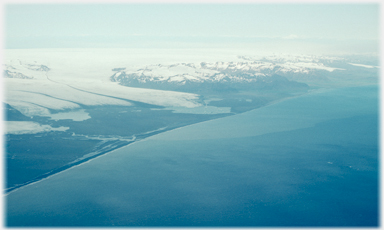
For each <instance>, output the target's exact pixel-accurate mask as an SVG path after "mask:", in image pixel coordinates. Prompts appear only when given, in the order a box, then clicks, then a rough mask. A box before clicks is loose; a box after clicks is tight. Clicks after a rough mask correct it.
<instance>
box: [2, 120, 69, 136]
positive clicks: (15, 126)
mask: <svg viewBox="0 0 384 230" xmlns="http://www.w3.org/2000/svg"><path fill="white" fill-rule="evenodd" d="M67 129H69V127H63V126H61V127H59V128H52V127H51V126H50V125H40V124H38V123H36V122H31V121H6V122H5V134H35V133H42V132H51V131H62V132H63V131H66V130H67Z"/></svg>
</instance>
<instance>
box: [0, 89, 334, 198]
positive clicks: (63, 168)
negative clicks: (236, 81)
mask: <svg viewBox="0 0 384 230" xmlns="http://www.w3.org/2000/svg"><path fill="white" fill-rule="evenodd" d="M331 89H333V88H319V89H312V90H310V91H309V92H306V93H302V94H298V95H294V96H290V97H285V98H281V99H277V100H275V101H272V102H270V103H267V104H265V105H263V106H261V107H258V108H255V109H251V110H248V111H245V112H242V113H236V114H233V113H231V114H230V115H228V116H224V117H220V118H215V119H210V120H206V121H201V122H196V123H193V124H187V125H184V126H181V127H177V128H173V129H167V128H165V129H158V130H153V131H149V132H145V133H142V134H138V135H137V136H136V139H135V140H133V141H130V142H128V143H124V144H121V142H127V141H120V144H117V146H116V147H114V148H113V149H109V150H104V151H101V152H100V153H96V154H94V155H91V156H89V157H87V158H84V159H81V158H78V159H76V160H75V161H72V162H70V163H68V164H66V165H63V166H61V167H59V168H57V169H54V170H52V171H50V172H47V173H44V174H42V175H40V176H38V177H36V178H34V179H32V180H30V181H27V182H25V183H23V184H19V185H16V186H14V187H11V188H5V189H4V190H3V193H4V195H5V196H7V195H9V194H11V193H12V192H15V191H17V190H19V189H22V188H24V187H26V186H29V185H32V184H35V183H38V182H39V181H43V180H45V179H48V178H50V177H52V176H54V175H56V174H60V173H62V172H65V171H67V170H69V169H71V168H74V167H78V166H80V165H82V164H85V163H87V162H90V161H92V160H93V159H96V158H99V157H101V156H104V155H107V154H109V153H112V152H114V151H116V150H119V149H122V148H124V147H128V146H129V145H132V144H134V143H137V142H140V141H144V140H147V139H148V138H150V137H153V136H156V135H157V134H161V133H166V132H170V131H173V130H178V129H181V128H184V127H188V126H191V125H195V124H200V123H204V122H210V121H213V120H217V119H223V118H226V117H229V116H234V115H238V114H243V113H246V112H250V111H254V110H257V109H260V108H264V107H267V106H271V105H274V104H278V103H281V102H283V101H286V100H290V99H294V98H298V97H301V96H304V95H309V94H313V93H316V92H318V91H319V90H331ZM134 136H135V135H134ZM88 154H91V153H88ZM83 157H84V156H83ZM79 159H80V160H79Z"/></svg>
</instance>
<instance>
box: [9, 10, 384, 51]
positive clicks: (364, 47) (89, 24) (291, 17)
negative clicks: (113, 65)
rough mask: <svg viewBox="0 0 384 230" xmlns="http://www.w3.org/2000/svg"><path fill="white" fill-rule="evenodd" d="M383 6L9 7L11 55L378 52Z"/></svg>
mask: <svg viewBox="0 0 384 230" xmlns="http://www.w3.org/2000/svg"><path fill="white" fill-rule="evenodd" d="M379 36H380V34H379V5H378V4H7V5H5V36H4V37H5V48H6V49H37V48H167V49H168V48H170V49H174V48H177V49H179V48H183V49H184V48H191V49H195V48H196V49H198V48H202V49H206V48H213V49H215V48H217V49H234V50H250V49H252V50H254V51H257V52H259V51H261V52H263V51H270V52H290V53H292V52H293V53H314V54H362V53H376V54H377V53H378V50H379V42H380V39H379Z"/></svg>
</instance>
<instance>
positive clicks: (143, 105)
mask: <svg viewBox="0 0 384 230" xmlns="http://www.w3.org/2000/svg"><path fill="white" fill-rule="evenodd" d="M46 77H47V80H49V81H51V82H54V83H56V84H60V85H66V86H68V87H70V88H72V89H75V90H78V91H81V92H85V93H90V94H94V95H98V96H104V97H109V98H113V99H117V100H122V101H126V102H129V103H132V104H133V105H137V106H141V107H147V108H148V107H149V108H164V106H158V105H152V104H148V103H144V102H138V101H133V100H129V99H125V98H120V97H114V96H110V95H104V94H99V93H94V92H90V91H87V90H83V89H78V88H76V87H74V86H71V85H69V84H65V83H60V82H57V81H54V80H52V79H50V78H49V77H48V74H47V73H46Z"/></svg>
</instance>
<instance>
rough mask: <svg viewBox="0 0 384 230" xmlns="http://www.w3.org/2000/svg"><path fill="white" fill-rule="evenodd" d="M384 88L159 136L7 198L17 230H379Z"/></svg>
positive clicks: (320, 96) (347, 91)
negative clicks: (364, 229)
mask: <svg viewBox="0 0 384 230" xmlns="http://www.w3.org/2000/svg"><path fill="white" fill-rule="evenodd" d="M378 151H379V150H378V87H377V86H366V87H353V88H340V89H333V90H323V91H319V92H314V93H311V94H308V95H305V96H301V97H297V98H292V99H289V100H285V101H281V102H279V103H275V104H273V105H269V106H266V107H263V108H259V109H256V110H253V111H249V112H246V113H243V114H238V115H235V116H230V117H225V118H220V119H217V120H212V121H207V122H202V123H199V124H195V125H190V126H187V127H183V128H179V129H177V130H173V131H169V132H165V133H161V134H158V135H156V136H152V137H150V138H147V139H145V140H143V141H140V142H136V143H134V144H132V145H129V146H127V147H124V148H122V149H119V150H116V151H114V152H111V153H109V154H106V155H103V156H101V157H98V158H96V159H94V160H92V161H90V162H88V163H85V164H82V165H79V166H76V167H73V168H71V169H69V170H67V171H64V172H62V173H59V174H56V175H54V176H52V177H49V178H47V179H45V180H42V181H40V182H38V183H35V184H31V185H28V186H25V187H23V188H21V189H18V190H16V191H14V192H12V193H10V194H9V195H8V196H7V197H6V221H7V225H8V226H158V227H169V226H181V227H182V226H208V227H213V226H218V227H230V226H250V227H265V226H272V227H279V226H291V227H297V226H320V227H325V226H333V227H338V226H347V227H353V226H378V213H379V212H378V207H379V205H378V202H379V197H378V196H379V193H378V188H379V183H378V171H379V169H378V167H379V164H378V158H379V157H378V154H379V153H378Z"/></svg>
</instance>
